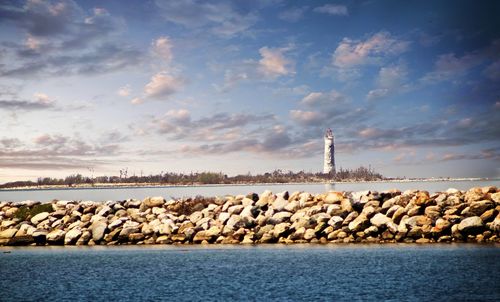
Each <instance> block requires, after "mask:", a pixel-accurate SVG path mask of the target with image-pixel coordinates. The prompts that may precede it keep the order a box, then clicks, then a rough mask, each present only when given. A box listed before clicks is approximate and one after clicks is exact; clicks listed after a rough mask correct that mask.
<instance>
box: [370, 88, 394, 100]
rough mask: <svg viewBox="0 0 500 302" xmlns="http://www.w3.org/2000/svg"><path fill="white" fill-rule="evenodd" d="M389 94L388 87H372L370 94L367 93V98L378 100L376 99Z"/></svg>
mask: <svg viewBox="0 0 500 302" xmlns="http://www.w3.org/2000/svg"><path fill="white" fill-rule="evenodd" d="M388 94H389V89H387V88H376V89H372V90H370V91H369V92H368V94H367V95H366V98H367V99H368V100H376V99H380V98H383V97H385V96H387V95H388Z"/></svg>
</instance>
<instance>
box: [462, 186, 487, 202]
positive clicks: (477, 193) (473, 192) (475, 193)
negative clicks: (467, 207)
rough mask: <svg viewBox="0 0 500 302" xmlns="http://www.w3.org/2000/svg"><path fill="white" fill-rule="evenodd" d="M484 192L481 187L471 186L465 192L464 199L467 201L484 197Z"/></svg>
mask: <svg viewBox="0 0 500 302" xmlns="http://www.w3.org/2000/svg"><path fill="white" fill-rule="evenodd" d="M484 197H485V194H484V193H483V190H482V189H481V188H472V189H470V190H469V191H467V192H466V193H465V196H464V200H465V202H467V203H472V202H474V201H479V200H482V199H484Z"/></svg>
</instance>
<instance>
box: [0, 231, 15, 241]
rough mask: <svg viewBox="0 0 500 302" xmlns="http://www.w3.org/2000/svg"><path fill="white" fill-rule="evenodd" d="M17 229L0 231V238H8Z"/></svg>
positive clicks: (12, 235)
mask: <svg viewBox="0 0 500 302" xmlns="http://www.w3.org/2000/svg"><path fill="white" fill-rule="evenodd" d="M17 231H18V230H17V229H6V230H4V231H1V232H0V239H10V238H12V237H14V235H16V233H17Z"/></svg>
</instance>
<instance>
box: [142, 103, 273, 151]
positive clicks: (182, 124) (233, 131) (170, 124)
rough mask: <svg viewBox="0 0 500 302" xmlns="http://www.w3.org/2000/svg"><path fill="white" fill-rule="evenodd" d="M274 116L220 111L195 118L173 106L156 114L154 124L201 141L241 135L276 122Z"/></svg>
mask: <svg viewBox="0 0 500 302" xmlns="http://www.w3.org/2000/svg"><path fill="white" fill-rule="evenodd" d="M274 119H275V118H274V115H255V114H243V113H233V114H228V113H217V114H214V115H211V116H208V117H202V118H199V119H197V120H193V119H192V118H191V113H190V112H189V111H188V110H186V109H172V110H169V111H167V112H166V113H165V114H164V115H163V116H160V117H156V118H154V119H153V121H152V123H151V126H150V127H151V128H152V129H153V130H155V131H157V132H158V133H159V134H162V135H168V136H169V137H170V138H172V139H175V140H189V141H194V142H198V143H199V142H206V141H226V140H233V139H239V138H240V135H242V133H243V132H245V131H247V130H248V131H249V129H255V128H256V127H258V126H261V125H263V124H267V123H272V122H273V121H274ZM247 134H248V133H247Z"/></svg>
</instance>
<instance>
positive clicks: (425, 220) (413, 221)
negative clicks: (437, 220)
mask: <svg viewBox="0 0 500 302" xmlns="http://www.w3.org/2000/svg"><path fill="white" fill-rule="evenodd" d="M431 224H432V220H431V219H430V218H429V217H426V216H423V215H418V216H412V217H410V218H408V219H407V220H406V225H409V226H411V227H416V226H424V225H431Z"/></svg>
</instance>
